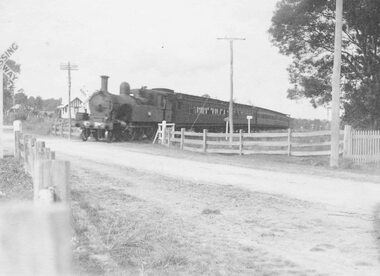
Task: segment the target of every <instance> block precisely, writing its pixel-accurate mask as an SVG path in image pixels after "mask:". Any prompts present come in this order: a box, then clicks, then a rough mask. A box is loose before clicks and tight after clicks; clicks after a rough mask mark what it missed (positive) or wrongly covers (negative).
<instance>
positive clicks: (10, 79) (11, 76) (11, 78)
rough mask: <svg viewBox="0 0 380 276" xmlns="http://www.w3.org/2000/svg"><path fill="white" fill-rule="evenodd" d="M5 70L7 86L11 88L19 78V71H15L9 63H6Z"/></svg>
mask: <svg viewBox="0 0 380 276" xmlns="http://www.w3.org/2000/svg"><path fill="white" fill-rule="evenodd" d="M3 72H4V75H5V76H6V77H7V79H8V84H7V87H8V88H11V87H12V86H14V81H15V80H16V79H17V73H16V72H15V71H13V70H12V69H11V68H10V67H9V66H8V65H7V64H4V67H3Z"/></svg>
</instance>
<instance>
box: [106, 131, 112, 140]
mask: <svg viewBox="0 0 380 276" xmlns="http://www.w3.org/2000/svg"><path fill="white" fill-rule="evenodd" d="M112 139H113V133H112V131H111V130H108V131H107V132H106V140H107V143H111V142H112Z"/></svg>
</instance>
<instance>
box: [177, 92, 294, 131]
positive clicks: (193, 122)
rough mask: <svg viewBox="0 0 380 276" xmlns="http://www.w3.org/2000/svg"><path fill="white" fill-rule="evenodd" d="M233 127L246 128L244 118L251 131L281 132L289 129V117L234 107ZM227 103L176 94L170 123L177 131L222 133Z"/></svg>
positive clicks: (235, 105)
mask: <svg viewBox="0 0 380 276" xmlns="http://www.w3.org/2000/svg"><path fill="white" fill-rule="evenodd" d="M233 110H234V115H233V120H234V127H235V128H236V129H244V130H247V128H248V119H247V116H252V119H251V120H250V124H251V129H283V128H288V127H289V119H290V118H289V116H288V115H286V114H283V113H280V112H276V111H272V110H269V109H265V108H261V107H254V106H250V105H244V104H237V103H234V107H233ZM228 112H229V102H225V101H221V100H216V99H212V98H208V97H199V96H194V95H188V94H182V93H176V94H175V103H174V104H173V122H174V123H175V124H176V127H178V128H181V127H184V128H190V129H195V130H196V131H200V130H202V129H203V128H207V129H209V130H215V131H223V130H224V129H225V125H226V120H227V118H228Z"/></svg>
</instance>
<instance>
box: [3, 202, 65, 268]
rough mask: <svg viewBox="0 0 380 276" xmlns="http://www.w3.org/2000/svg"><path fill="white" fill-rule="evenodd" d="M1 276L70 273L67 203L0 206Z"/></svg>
mask: <svg viewBox="0 0 380 276" xmlns="http://www.w3.org/2000/svg"><path fill="white" fill-rule="evenodd" d="M0 240H1V241H2V245H1V246H0V275H31V274H32V275H71V273H72V271H71V260H72V253H71V252H72V250H71V227H70V212H69V208H68V207H67V206H66V204H54V206H49V208H46V206H33V204H30V203H8V204H4V205H3V206H1V208H0Z"/></svg>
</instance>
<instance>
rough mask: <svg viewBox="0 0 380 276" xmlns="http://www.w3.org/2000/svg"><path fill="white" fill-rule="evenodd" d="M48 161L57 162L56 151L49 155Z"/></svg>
mask: <svg viewBox="0 0 380 276" xmlns="http://www.w3.org/2000/svg"><path fill="white" fill-rule="evenodd" d="M48 159H50V160H55V151H52V150H51V151H50V155H49V157H48Z"/></svg>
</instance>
